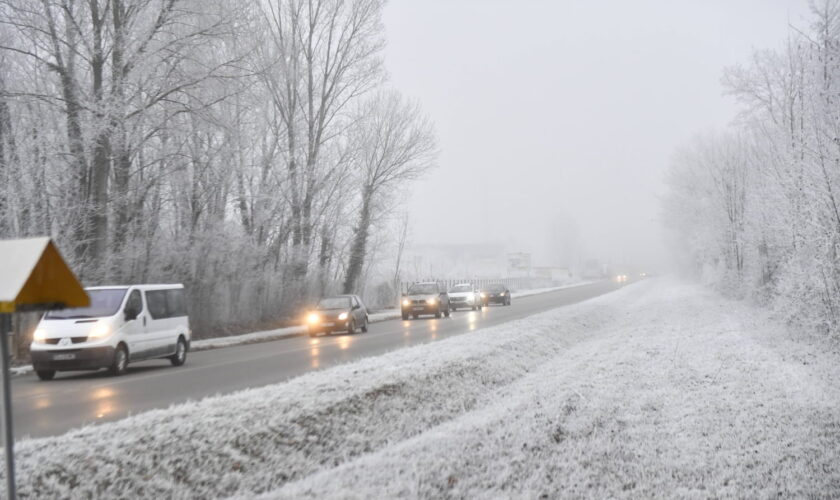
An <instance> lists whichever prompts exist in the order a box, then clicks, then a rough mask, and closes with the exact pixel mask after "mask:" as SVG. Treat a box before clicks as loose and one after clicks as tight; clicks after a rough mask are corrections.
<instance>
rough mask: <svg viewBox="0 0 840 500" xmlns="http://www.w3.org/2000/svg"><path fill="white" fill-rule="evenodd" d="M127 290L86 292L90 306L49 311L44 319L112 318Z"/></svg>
mask: <svg viewBox="0 0 840 500" xmlns="http://www.w3.org/2000/svg"><path fill="white" fill-rule="evenodd" d="M126 290H127V288H109V289H105V290H87V294H88V297H90V306H88V307H73V308H70V309H62V310H60V311H50V312H48V313H47V315H46V316H45V318H46V319H75V318H101V317H104V316H113V315H115V314H117V311H119V310H120V305H122V301H123V297H125V292H126Z"/></svg>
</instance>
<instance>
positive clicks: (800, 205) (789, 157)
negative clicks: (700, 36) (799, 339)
mask: <svg viewBox="0 0 840 500" xmlns="http://www.w3.org/2000/svg"><path fill="white" fill-rule="evenodd" d="M723 84H724V87H725V89H726V92H727V93H728V94H729V95H732V96H734V97H735V98H736V99H737V101H738V103H739V105H740V107H741V112H740V115H739V117H738V120H737V122H736V123H735V124H734V125H733V126H732V127H731V128H730V129H729V130H726V131H723V132H716V133H709V134H706V135H704V136H701V137H698V138H697V139H696V140H694V141H693V142H692V143H690V144H688V145H686V146H685V147H684V148H682V149H681V150H680V151H679V152H678V153H677V154H676V155H675V157H674V161H673V164H672V166H671V169H670V171H669V173H668V178H667V184H668V192H667V195H666V197H665V199H664V210H665V212H664V217H665V221H666V224H667V225H668V227H669V228H670V234H671V235H672V236H673V237H672V243H673V246H674V250H675V255H677V256H678V258H679V259H680V261H681V262H682V264H683V265H684V266H685V267H686V268H688V269H691V270H692V271H693V272H694V273H695V274H696V275H698V276H701V277H702V278H703V279H704V280H705V281H706V282H707V283H712V284H714V285H716V286H718V287H720V288H722V289H724V290H726V291H728V292H730V293H733V294H736V295H739V296H742V297H751V298H755V299H758V300H759V301H761V302H763V303H765V304H768V305H770V306H772V307H773V308H774V309H775V310H776V311H777V312H779V313H780V314H781V315H782V316H783V317H784V318H785V319H787V320H790V321H795V322H800V323H804V324H805V325H806V326H808V327H812V328H815V329H818V330H819V331H823V332H828V333H829V334H831V335H837V334H839V333H840V3H838V2H837V1H836V0H820V1H818V2H817V1H815V2H813V3H812V4H811V15H810V18H809V21H808V26H807V27H806V28H802V29H801V28H798V27H790V29H789V32H788V36H787V39H786V40H785V41H784V44H783V48H782V49H780V50H760V51H756V52H755V53H754V54H753V55H752V58H751V59H750V60H749V61H747V62H745V63H744V64H740V65H737V66H735V67H732V68H728V69H727V70H726V71H725V73H724V76H723Z"/></svg>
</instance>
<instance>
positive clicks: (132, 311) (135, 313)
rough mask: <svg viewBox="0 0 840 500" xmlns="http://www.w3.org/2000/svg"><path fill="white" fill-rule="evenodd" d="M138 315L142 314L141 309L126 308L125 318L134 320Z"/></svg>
mask: <svg viewBox="0 0 840 500" xmlns="http://www.w3.org/2000/svg"><path fill="white" fill-rule="evenodd" d="M137 316H140V311H138V310H136V309H126V310H125V320H126V321H132V320H135V319H137Z"/></svg>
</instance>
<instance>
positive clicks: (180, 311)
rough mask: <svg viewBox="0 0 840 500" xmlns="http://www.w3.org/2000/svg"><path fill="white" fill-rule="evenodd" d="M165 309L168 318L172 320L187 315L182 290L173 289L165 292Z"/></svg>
mask: <svg viewBox="0 0 840 500" xmlns="http://www.w3.org/2000/svg"><path fill="white" fill-rule="evenodd" d="M166 309H167V312H168V313H169V317H172V318H176V317H178V316H186V315H187V303H186V300H184V289H183V288H174V289H172V290H167V291H166Z"/></svg>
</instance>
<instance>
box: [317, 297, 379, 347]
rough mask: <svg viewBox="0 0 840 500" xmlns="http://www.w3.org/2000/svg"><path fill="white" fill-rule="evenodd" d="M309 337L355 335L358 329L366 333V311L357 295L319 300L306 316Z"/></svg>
mask: <svg viewBox="0 0 840 500" xmlns="http://www.w3.org/2000/svg"><path fill="white" fill-rule="evenodd" d="M306 324H307V326H308V327H309V336H310V337H314V336H316V335H318V334H319V333H332V332H347V333H356V330H357V329H358V328H361V330H362V332H367V330H368V328H367V325H368V311H367V307H365V304H364V302H362V299H361V298H359V296H357V295H337V296H335V297H327V298H323V299H321V301H320V302H318V305H317V306H315V308H314V309H313V310H312V311H310V312H309V314H307V316H306Z"/></svg>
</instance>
